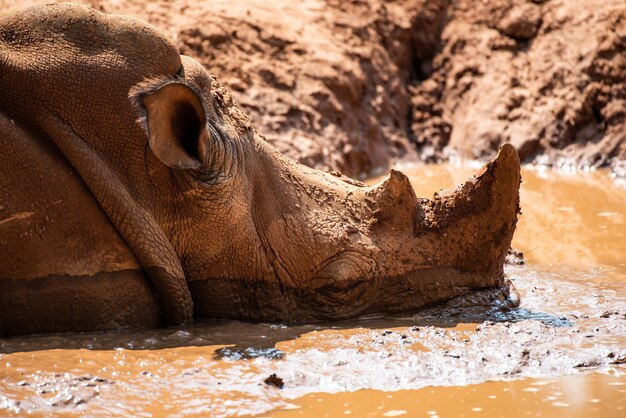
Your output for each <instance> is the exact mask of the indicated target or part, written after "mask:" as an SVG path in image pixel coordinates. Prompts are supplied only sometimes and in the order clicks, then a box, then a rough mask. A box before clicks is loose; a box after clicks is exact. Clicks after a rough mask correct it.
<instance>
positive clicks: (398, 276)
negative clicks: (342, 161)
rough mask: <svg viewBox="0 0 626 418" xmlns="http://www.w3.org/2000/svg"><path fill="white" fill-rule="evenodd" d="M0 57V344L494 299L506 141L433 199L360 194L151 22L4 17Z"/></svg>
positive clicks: (36, 11)
mask: <svg viewBox="0 0 626 418" xmlns="http://www.w3.org/2000/svg"><path fill="white" fill-rule="evenodd" d="M146 51H150V52H149V53H148V52H146ZM0 65H1V66H2V73H1V76H0V88H1V89H2V91H3V94H2V95H1V96H0V124H1V126H2V127H3V128H5V129H3V130H2V131H1V132H2V134H1V136H0V145H1V146H0V148H1V149H2V155H1V156H0V158H2V161H3V165H2V167H3V168H2V171H1V173H0V174H1V175H2V178H1V184H2V185H3V188H4V194H5V196H6V198H5V199H4V200H3V202H2V208H1V209H0V210H1V212H0V213H1V216H2V218H1V219H2V223H1V224H0V228H1V229H0V231H1V233H2V235H0V238H1V239H0V250H1V251H0V290H2V297H1V298H0V335H4V336H6V335H16V334H28V333H44V332H58V331H90V330H91V331H93V330H108V329H117V328H126V327H136V326H153V325H155V323H157V322H158V323H169V324H179V323H186V322H190V321H192V320H193V319H194V316H195V317H210V318H231V319H232V318H235V319H247V320H255V321H260V320H271V321H287V322H297V321H311V320H320V319H321V320H334V319H344V318H353V317H357V316H361V315H365V314H381V313H399V312H411V311H415V310H418V309H421V308H424V307H427V306H431V305H436V304H440V303H443V302H446V301H448V300H450V299H454V298H457V297H460V296H463V295H466V294H468V293H470V292H472V291H475V290H484V289H493V290H496V292H497V293H498V294H502V295H504V296H503V298H504V299H506V298H507V297H508V293H509V291H508V288H509V284H508V282H507V281H505V278H504V271H503V264H504V259H505V256H506V253H507V250H508V248H509V247H510V243H511V239H512V236H513V232H514V230H515V226H516V222H517V215H518V212H519V192H518V191H519V185H520V167H519V158H518V156H517V152H516V150H515V149H514V147H513V146H511V145H509V144H504V145H503V146H502V147H500V149H499V151H498V154H497V155H496V156H495V157H494V158H493V159H492V160H491V161H490V162H489V163H488V164H487V165H485V166H484V167H483V168H482V169H481V170H479V171H478V172H477V173H476V175H475V176H472V177H470V179H469V180H467V181H466V182H464V183H463V184H462V185H461V186H459V187H457V188H456V189H454V190H445V191H440V192H438V193H436V194H435V195H434V197H433V198H432V199H421V198H417V197H416V195H415V193H414V191H413V188H412V186H411V184H410V182H409V180H408V178H407V177H406V176H405V175H404V174H402V173H401V172H399V171H396V170H391V171H390V172H389V175H388V177H387V178H386V179H384V180H383V181H381V182H380V184H378V185H374V186H366V185H363V184H361V183H358V182H355V181H352V180H345V177H342V176H337V175H335V174H333V173H326V172H321V171H316V170H313V169H311V168H308V167H305V166H302V165H300V164H298V163H297V162H295V161H293V160H291V159H289V158H287V157H285V156H283V155H281V154H280V153H278V152H277V151H276V150H274V149H273V148H272V147H271V146H270V145H269V144H268V143H267V142H266V141H265V140H264V138H263V137H261V136H260V135H258V134H257V133H256V131H255V130H254V129H253V128H252V126H251V124H250V121H249V119H248V118H247V117H246V116H245V115H244V114H243V113H242V112H241V111H240V110H239V108H238V107H237V106H236V105H235V104H234V102H233V100H232V98H231V96H230V93H229V91H228V90H227V89H225V88H224V87H222V86H221V85H220V84H219V83H218V81H217V80H216V79H215V78H214V77H211V76H209V74H208V72H207V70H206V69H205V68H204V67H202V66H201V65H200V64H199V63H198V62H197V61H195V60H194V59H192V58H190V57H186V56H181V55H179V53H178V52H177V50H176V48H175V47H174V45H173V44H172V42H171V41H170V40H169V39H167V38H166V37H165V36H164V35H163V34H162V33H160V32H159V31H158V30H156V29H155V28H153V27H151V26H149V25H148V24H146V23H145V22H142V21H140V20H137V19H133V18H129V17H124V16H118V15H107V14H104V13H100V12H98V11H95V10H93V9H90V8H88V7H83V6H79V5H48V6H38V7H33V8H30V9H27V10H26V11H24V12H21V13H17V14H15V15H11V16H8V17H4V18H2V20H0ZM42 79H45V80H47V82H46V83H45V84H41V83H40V82H39V81H38V80H42ZM94 85H99V86H101V87H102V88H101V90H98V92H94V90H93V86H94ZM105 92H106V93H105ZM5 160H6V161H5ZM40 289H44V290H42V291H40ZM516 300H517V299H516V298H512V300H511V301H510V304H512V305H514V304H515V303H516ZM130 301H132V302H130Z"/></svg>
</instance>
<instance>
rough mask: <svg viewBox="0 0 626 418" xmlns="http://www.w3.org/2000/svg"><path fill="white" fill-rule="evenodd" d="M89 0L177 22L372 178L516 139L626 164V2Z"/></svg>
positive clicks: (319, 151) (557, 152)
mask: <svg viewBox="0 0 626 418" xmlns="http://www.w3.org/2000/svg"><path fill="white" fill-rule="evenodd" d="M42 2H44V1H39V0H34V1H26V2H19V5H18V3H17V2H16V1H14V0H8V1H7V0H0V9H1V10H3V13H7V12H10V10H11V9H15V8H17V7H25V6H27V5H30V4H35V3H42ZM82 2H83V3H87V4H90V5H92V6H94V7H96V8H98V9H100V10H104V11H107V12H112V13H123V14H129V15H133V16H137V17H140V18H142V19H144V20H147V21H149V22H151V23H152V24H154V25H155V26H157V27H158V28H160V29H161V30H163V31H165V32H166V33H167V34H168V36H170V37H171V38H172V39H174V41H175V42H176V44H177V45H178V47H179V48H180V51H181V52H182V53H184V54H188V55H192V56H194V57H196V58H198V59H199V60H200V61H201V62H202V63H203V64H204V65H205V66H206V67H207V68H209V70H210V71H211V72H212V73H214V74H215V75H216V76H217V77H218V79H219V80H220V81H221V82H222V83H223V84H225V85H226V86H228V87H229V88H230V89H231V90H232V92H233V95H234V97H235V99H236V100H237V101H238V102H239V103H240V105H241V107H242V108H243V109H244V110H245V111H246V112H247V113H248V114H249V115H250V116H251V117H252V119H253V120H254V122H255V125H256V127H257V129H258V130H259V131H260V132H261V133H262V134H264V135H265V136H266V137H267V139H268V140H269V141H270V142H271V143H272V144H274V146H276V147H277V148H278V149H279V150H280V151H281V152H283V153H285V154H287V155H290V156H291V157H293V158H296V159H298V160H300V161H301V162H303V163H305V164H308V165H310V166H315V167H318V168H322V167H328V168H332V169H336V170H340V171H343V172H345V173H346V174H349V175H351V176H358V175H361V174H364V173H370V172H372V170H375V169H377V168H386V167H387V166H388V164H389V162H390V161H393V160H396V159H399V158H405V159H414V158H415V157H416V155H418V154H419V155H420V156H421V157H422V159H424V160H429V161H432V160H438V159H442V158H446V157H447V156H449V155H450V154H460V155H462V156H464V157H470V158H486V157H487V156H489V155H492V154H493V152H494V151H495V150H496V149H497V147H498V145H499V144H500V143H502V142H504V141H510V142H512V143H513V144H515V146H516V147H517V148H518V149H519V151H520V154H521V156H522V158H523V159H524V160H526V161H535V162H540V163H551V162H555V163H557V164H564V163H570V164H582V165H609V164H613V166H614V168H615V169H616V171H620V167H621V171H623V172H624V175H626V164H624V161H625V160H626V76H625V74H626V53H625V52H624V51H626V4H625V3H624V2H623V0H607V1H597V0H550V1H540V0H533V1H525V0H491V1H483V2H478V1H474V0H430V1H428V0H412V1H408V0H395V1H380V0H364V1H351V2H346V1H341V0H327V1H322V0H306V1H302V2H297V3H293V2H290V1H289V0H272V1H261V0H244V1H238V2H232V1H226V0H214V1H207V0H182V1H176V2H172V1H166V0H158V1H147V0H136V1H132V2H126V1H120V0H90V1H82ZM620 161H621V164H620Z"/></svg>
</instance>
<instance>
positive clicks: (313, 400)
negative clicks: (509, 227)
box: [0, 166, 626, 417]
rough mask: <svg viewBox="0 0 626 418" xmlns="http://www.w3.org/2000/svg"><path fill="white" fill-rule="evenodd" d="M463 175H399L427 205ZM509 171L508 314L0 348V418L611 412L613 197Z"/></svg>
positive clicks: (616, 270) (618, 263)
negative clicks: (516, 178)
mask: <svg viewBox="0 0 626 418" xmlns="http://www.w3.org/2000/svg"><path fill="white" fill-rule="evenodd" d="M472 171H473V170H472V169H471V168H467V167H456V166H455V167H453V166H430V167H422V168H418V169H414V170H410V174H411V175H412V181H413V183H414V186H415V188H416V192H417V194H418V195H419V196H429V195H432V193H433V192H434V191H435V190H437V189H439V188H441V187H449V186H451V185H453V184H458V183H460V182H462V181H463V180H465V179H466V178H467V176H468V175H469V174H471V173H472ZM523 176H524V184H523V190H522V209H523V212H524V214H523V215H522V218H521V219H520V223H519V229H518V231H517V233H516V237H515V241H514V246H515V247H517V248H519V249H520V250H522V251H524V252H525V254H526V260H527V262H528V264H527V265H525V266H510V267H508V268H507V273H508V275H509V277H510V278H511V280H512V281H513V282H514V283H515V286H516V287H517V289H518V291H519V292H520V294H521V296H522V304H521V306H520V307H519V308H518V309H515V310H513V311H501V310H498V309H497V308H492V309H485V308H458V307H455V306H448V307H445V308H438V309H432V310H429V311H426V312H421V313H419V314H416V315H407V316H404V317H398V318H369V319H362V320H358V321H346V322H341V323H332V324H307V325H300V326H287V325H284V324H247V323H240V322H229V321H221V322H205V323H200V324H194V325H191V326H187V327H177V328H167V329H159V330H134V331H125V332H115V333H105V334H85V335H64V336H48V337H30V338H16V339H5V340H2V339H0V416H21V415H24V414H25V413H32V414H34V416H37V415H41V416H44V415H50V414H64V415H78V414H85V413H86V414H88V415H95V416H101V415H122V416H126V415H133V416H150V415H154V416H160V415H179V416H181V415H185V416H230V415H245V414H261V415H263V416H290V415H296V416H316V417H317V416H325V415H326V416H340V415H353V416H402V415H407V416H431V417H435V416H441V417H443V416H463V415H464V416H479V415H482V416H485V415H486V416H493V417H496V416H526V415H538V414H543V415H544V416H581V417H582V416H593V415H595V416H603V417H610V416H616V417H617V416H624V414H625V413H624V408H626V396H625V395H626V368H625V366H623V365H622V364H624V363H626V292H624V286H625V285H626V189H624V188H619V187H617V186H615V185H612V184H611V182H610V181H609V180H608V178H607V176H606V173H589V174H586V175H576V176H573V175H571V176H570V175H563V174H555V173H547V172H542V171H539V170H537V169H533V170H530V171H529V170H526V171H524V173H523ZM273 373H275V374H276V375H277V376H278V377H280V378H281V379H282V382H283V384H284V387H283V389H279V388H277V387H275V386H272V385H268V384H266V383H265V382H264V381H265V379H266V378H267V377H268V376H269V375H270V374H273ZM277 382H278V381H277Z"/></svg>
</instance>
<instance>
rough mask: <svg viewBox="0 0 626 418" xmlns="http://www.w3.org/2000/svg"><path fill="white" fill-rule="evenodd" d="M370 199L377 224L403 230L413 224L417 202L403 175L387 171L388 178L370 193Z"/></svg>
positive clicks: (409, 183)
mask: <svg viewBox="0 0 626 418" xmlns="http://www.w3.org/2000/svg"><path fill="white" fill-rule="evenodd" d="M370 197H371V198H372V200H373V203H374V211H373V213H372V214H373V215H374V218H375V219H376V221H377V223H384V224H388V223H391V224H392V225H393V226H396V225H397V226H398V227H400V228H403V229H406V228H409V227H410V226H411V225H412V224H413V222H414V219H415V212H416V210H417V206H418V200H417V197H416V196H415V191H414V190H413V186H411V182H410V181H409V178H408V177H407V176H406V175H405V174H404V173H402V172H400V171H398V170H393V169H392V170H389V176H388V177H387V178H386V179H385V180H384V181H382V182H381V183H380V184H379V185H378V186H376V187H375V188H374V189H373V190H372V191H371V192H370Z"/></svg>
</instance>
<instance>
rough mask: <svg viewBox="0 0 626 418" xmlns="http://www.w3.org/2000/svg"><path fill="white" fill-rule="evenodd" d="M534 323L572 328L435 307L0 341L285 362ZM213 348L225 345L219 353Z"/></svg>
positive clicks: (513, 312)
mask: <svg viewBox="0 0 626 418" xmlns="http://www.w3.org/2000/svg"><path fill="white" fill-rule="evenodd" d="M523 320H536V321H540V322H542V323H543V324H545V325H547V326H550V327H568V326H571V325H572V324H571V323H570V322H569V321H568V320H567V319H566V318H564V317H556V316H554V315H550V314H547V313H543V312H533V311H529V310H526V309H523V308H514V309H507V308H500V307H497V306H496V307H494V306H491V307H470V308H466V307H463V308H451V307H449V306H441V307H434V308H430V309H427V310H424V311H421V312H419V313H418V314H414V315H410V316H395V317H389V316H385V317H369V318H360V319H353V320H346V321H336V322H326V323H308V324H278V323H273V324H269V323H249V322H241V321H226V320H204V321H197V322H196V323H193V324H189V325H185V326H178V327H164V328H157V329H133V330H122V331H111V332H101V333H88V334H87V333H85V334H82V333H69V334H56V335H40V336H28V337H13V338H5V339H0V353H5V354H9V353H15V352H28V351H38V350H53V349H87V350H114V349H118V348H123V349H129V350H158V349H165V348H176V347H190V346H197V347H204V346H213V347H212V348H213V349H214V350H215V353H214V355H213V357H214V359H216V360H219V359H232V360H239V359H251V358H256V357H266V358H272V359H276V358H282V356H283V354H284V353H283V352H282V351H280V350H278V349H276V348H275V346H276V343H278V342H280V341H289V340H294V339H296V338H299V337H300V336H302V335H304V334H307V333H309V332H314V331H325V330H347V329H356V328H362V329H369V330H381V331H382V332H383V333H384V332H386V331H387V330H388V329H390V328H413V327H428V326H434V327H440V328H448V327H454V326H457V325H458V324H463V323H468V324H481V323H484V322H492V323H495V322H518V321H523ZM214 346H222V347H219V348H216V347H214Z"/></svg>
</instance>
